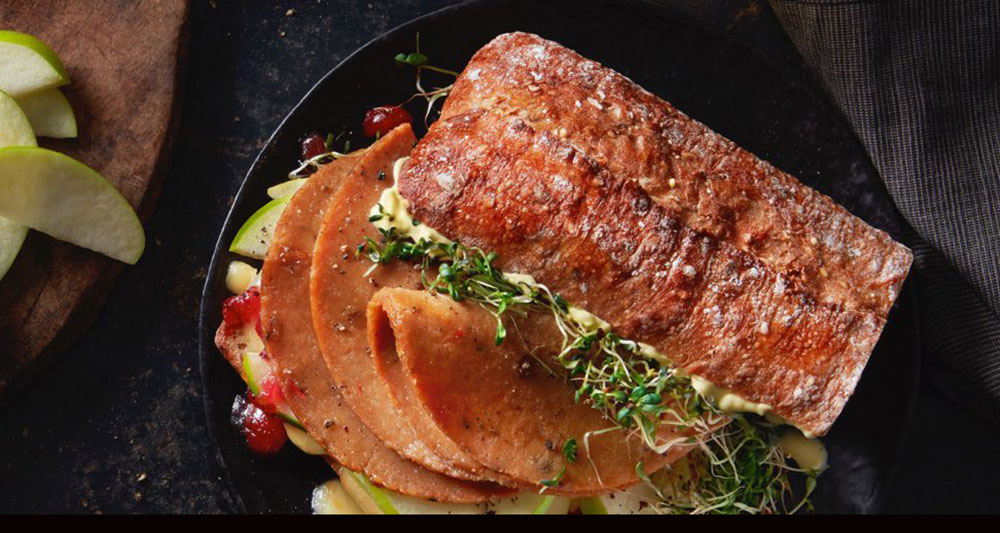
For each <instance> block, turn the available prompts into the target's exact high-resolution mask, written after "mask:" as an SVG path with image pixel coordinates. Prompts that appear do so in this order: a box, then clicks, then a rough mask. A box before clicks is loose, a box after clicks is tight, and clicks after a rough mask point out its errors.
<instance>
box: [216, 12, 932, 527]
mask: <svg viewBox="0 0 1000 533" xmlns="http://www.w3.org/2000/svg"><path fill="white" fill-rule="evenodd" d="M513 30H522V31H529V32H534V33H537V34H539V35H541V36H543V37H546V38H549V39H553V40H556V41H559V42H561V43H562V44H564V45H566V46H569V47H570V48H573V49H575V50H577V51H578V52H580V53H581V54H583V55H585V56H587V57H590V58H592V59H596V60H598V61H601V62H602V63H604V64H605V65H608V66H610V67H612V68H615V69H617V70H618V71H620V72H622V73H624V74H625V75H627V76H629V77H631V78H632V79H633V80H635V81H636V82H638V83H639V84H640V85H642V86H643V87H645V88H647V89H649V90H651V91H652V92H654V93H656V94H658V95H660V96H661V97H663V98H665V99H666V100H668V101H670V102H672V103H673V104H674V105H675V106H677V107H678V108H679V109H681V110H683V111H684V112H685V113H687V114H688V115H690V116H692V117H694V118H695V119H698V120H700V121H702V122H704V123H706V124H708V125H709V126H710V127H711V128H713V129H714V130H715V131H718V132H720V133H722V134H724V135H726V136H727V137H729V138H730V139H733V140H734V141H736V142H737V143H739V144H740V145H742V146H743V147H745V148H747V149H749V150H750V151H752V152H753V153H755V154H757V155H759V156H760V157H763V158H765V159H767V160H769V161H771V162H772V163H774V164H775V165H777V166H778V167H779V168H782V169H784V170H786V171H788V172H791V173H792V174H794V175H796V176H798V177H799V178H800V179H801V180H802V181H803V182H805V183H806V184H808V185H810V186H812V187H814V188H816V189H818V190H820V191H822V192H823V193H825V194H828V195H830V196H832V197H833V198H834V199H835V200H836V201H837V202H839V203H840V204H842V205H844V206H845V207H847V208H848V209H849V210H850V211H851V212H852V213H854V214H856V215H858V216H860V217H861V218H863V219H865V220H866V221H867V222H869V223H870V224H872V225H874V226H876V227H879V228H882V229H884V230H886V231H888V232H889V233H890V234H892V235H893V236H894V237H896V238H899V237H900V229H901V224H900V219H899V217H898V215H897V213H896V210H895V209H894V207H893V205H892V202H891V200H890V199H889V197H888V195H887V194H886V192H885V190H884V188H883V186H882V184H881V182H880V181H879V180H878V178H877V174H876V172H875V170H874V169H873V167H872V165H871V162H870V161H869V160H868V157H867V156H866V155H865V152H864V149H863V148H862V146H861V144H860V143H859V142H858V141H857V139H856V138H855V137H854V136H853V134H852V133H851V132H850V128H849V127H848V125H847V124H846V123H845V122H844V120H843V119H842V117H841V116H840V115H839V113H837V112H836V111H835V110H834V108H833V106H832V105H831V104H830V103H829V102H828V101H827V100H826V98H825V97H824V96H823V94H822V92H821V91H820V90H819V89H818V88H817V87H815V86H814V85H813V84H812V83H811V82H809V81H808V80H807V79H806V77H805V76H804V75H803V73H802V72H800V71H798V70H796V69H797V67H787V66H782V65H774V64H772V62H771V61H769V60H768V59H767V58H765V57H762V56H761V55H759V54H757V53H756V52H755V51H754V50H753V49H751V48H750V47H749V46H747V45H746V44H745V43H742V42H739V41H737V40H736V39H735V38H734V37H732V36H731V35H729V34H718V33H713V32H711V31H708V30H706V29H705V28H703V27H701V26H700V25H699V24H698V23H696V22H694V21H691V20H687V19H686V18H685V17H683V16H681V15H678V14H677V13H675V12H673V11H672V10H670V9H668V8H665V7H663V6H657V5H654V4H650V3H646V2H641V1H630V2H606V3H602V2H595V3H593V4H588V5H587V7H586V9H581V8H580V6H579V3H577V2H576V1H574V0H569V1H550V2H535V1H501V0H497V1H484V2H479V3H474V4H471V5H470V4H464V5H460V6H456V7H452V8H448V9H444V10H442V11H439V12H436V13H433V14H431V15H428V16H425V17H422V18H419V19H416V20H414V21H412V22H410V23H408V24H405V25H403V26H401V27H399V28H396V29H395V30H393V31H391V32H389V33H387V34H385V35H383V36H381V37H379V38H377V39H375V40H374V41H372V42H370V43H368V44H367V45H365V46H364V47H363V48H361V49H360V50H358V51H357V52H356V53H354V54H353V55H352V56H350V57H349V58H348V59H347V60H345V61H344V62H343V63H341V64H340V65H339V66H337V68H335V69H333V70H332V71H330V73H329V74H327V75H326V76H325V77H324V78H323V79H322V80H321V81H320V82H319V83H318V84H317V85H316V86H315V87H314V88H313V89H312V90H311V91H310V92H309V94H308V95H306V97H305V98H304V99H303V100H302V102H301V103H299V105H298V106H297V107H296V108H295V109H294V110H293V111H292V112H291V113H290V114H289V115H288V117H287V118H286V119H285V120H284V122H283V123H282V124H281V126H280V127H279V128H278V130H277V131H276V132H275V133H274V135H273V136H272V137H271V139H270V140H269V141H268V143H267V145H266V146H265V147H264V149H263V150H262V151H261V153H260V155H259V156H258V157H257V160H256V161H255V162H254V165H253V167H252V168H251V169H250V172H249V173H248V174H247V177H246V180H245V181H244V183H243V186H242V188H241V189H240V192H239V194H238V195H237V197H236V201H235V203H234V204H233V207H232V210H231V211H230V213H229V217H228V218H227V220H226V224H225V227H224V228H223V230H222V234H221V235H220V237H219V242H218V245H217V247H216V251H215V255H214V257H213V259H212V265H211V268H210V270H209V274H208V280H207V281H206V284H205V289H204V294H203V297H202V307H201V366H202V374H203V382H204V387H205V398H206V409H207V412H208V417H209V423H210V425H211V427H212V431H213V434H214V435H215V438H216V440H217V443H218V450H219V458H220V461H222V463H223V464H224V465H225V468H226V471H227V472H228V474H229V476H230V481H231V483H232V487H233V489H234V491H235V493H236V494H238V495H239V497H240V499H242V501H243V503H244V506H245V509H246V511H248V512H307V511H308V510H309V494H310V492H311V489H312V487H313V486H315V484H317V483H319V482H321V481H323V480H325V479H328V478H329V477H331V473H330V470H329V468H328V467H327V466H326V465H325V464H324V463H323V462H322V461H321V460H319V459H316V458H311V457H306V456H304V455H303V454H301V453H298V452H297V451H295V450H292V449H290V450H286V451H285V452H283V453H282V454H281V455H280V456H279V457H277V458H275V459H269V460H261V459H258V458H256V457H254V456H253V454H252V453H250V452H249V451H248V450H247V449H246V447H245V445H244V443H243V442H242V437H241V436H240V435H239V434H238V433H237V432H236V431H235V430H234V429H233V428H231V427H230V425H229V423H228V417H229V407H230V405H231V404H232V400H233V397H234V396H235V395H237V394H239V393H240V392H242V391H243V390H244V386H243V384H242V383H241V382H240V380H239V378H238V377H237V376H236V373H235V372H233V371H232V370H231V369H230V368H229V366H228V365H227V364H226V363H225V361H223V359H222V357H220V355H219V354H218V352H217V351H216V349H215V347H214V345H213V342H212V337H213V334H214V331H215V328H216V327H217V325H218V324H219V320H220V309H221V303H222V300H223V299H224V298H226V297H227V296H228V294H227V292H226V288H225V283H224V280H225V271H226V265H227V264H228V262H229V261H230V260H232V259H236V256H234V255H233V254H230V253H229V252H228V245H229V243H230V241H231V240H232V238H233V236H234V235H235V233H236V230H237V229H238V228H239V227H240V225H241V224H242V223H243V221H244V220H246V219H247V217H248V216H249V215H250V214H251V213H253V211H254V210H256V209H257V208H258V207H260V206H261V205H262V204H263V203H264V202H265V201H266V200H267V198H266V195H265V190H266V189H267V187H268V186H270V185H273V184H275V183H277V182H279V181H281V180H282V179H283V177H284V176H285V175H286V174H287V173H288V171H289V170H291V169H292V168H293V167H294V166H295V164H296V161H297V154H298V143H297V141H298V139H299V138H300V137H301V136H302V135H303V134H304V133H305V132H309V131H324V132H326V131H332V132H341V131H345V132H347V134H346V135H345V137H344V139H350V141H351V143H352V145H353V146H355V147H359V146H363V145H364V144H365V143H366V141H365V140H364V139H363V138H362V137H361V136H360V135H359V133H358V132H357V131H356V130H358V129H359V126H358V125H359V124H360V122H361V118H362V116H363V114H364V112H365V110H367V109H369V108H371V107H373V106H376V105H383V104H386V103H398V102H402V101H403V100H405V99H406V98H407V97H408V96H409V95H410V94H412V92H413V81H414V73H413V71H412V69H409V68H398V67H396V66H395V65H394V62H393V59H392V58H393V56H394V55H395V54H396V53H397V52H401V51H412V49H413V43H414V37H415V34H416V32H417V31H420V32H421V51H423V52H424V53H426V54H428V55H429V56H431V58H432V59H433V62H434V63H435V64H437V65H439V66H444V67H450V68H454V69H456V70H460V69H461V67H462V66H463V65H464V64H465V63H466V61H467V60H468V59H469V57H471V55H472V54H473V52H475V51H476V50H477V49H478V48H479V47H480V46H482V45H483V44H485V43H486V42H487V41H489V40H490V39H491V38H492V37H494V36H496V35H498V34H500V33H503V32H507V31H513ZM410 110H411V112H412V113H413V115H414V116H421V115H422V112H423V111H422V108H421V107H420V106H419V105H417V104H412V105H411V106H410ZM418 129H421V128H418ZM352 130H355V131H352ZM418 133H420V132H418ZM911 293H912V290H911V289H910V287H908V286H904V288H903V294H902V295H901V296H900V298H899V302H898V303H897V305H896V307H895V308H894V309H893V311H892V313H891V315H890V317H889V322H888V325H887V326H886V329H885V332H884V333H883V335H882V338H881V340H880V341H879V343H878V346H877V347H876V348H875V352H874V354H873V355H872V358H871V361H870V363H869V364H868V367H867V369H866V370H865V373H864V376H863V377H862V379H861V383H860V384H859V386H858V388H857V392H856V393H855V395H854V397H853V398H852V399H851V401H850V402H849V403H848V405H847V408H846V409H845V410H844V413H843V415H842V416H841V417H840V419H839V420H838V421H837V423H836V425H835V426H834V428H833V430H832V431H831V432H830V434H829V435H828V436H827V437H826V438H825V439H824V442H825V443H826V445H827V447H828V449H829V451H830V462H831V464H832V466H831V468H830V469H829V470H828V471H827V472H826V473H825V474H824V475H823V476H822V477H821V478H820V483H819V488H818V489H817V492H816V494H815V496H814V498H813V501H814V502H815V504H816V508H817V510H818V511H821V512H875V511H878V510H879V508H880V506H881V503H882V500H883V495H884V493H885V491H886V489H887V487H888V485H889V483H890V481H891V479H892V477H893V471H894V469H895V467H896V464H897V462H898V459H899V457H900V447H901V444H902V440H901V437H902V435H903V431H904V429H905V426H906V424H907V423H908V420H909V418H910V416H909V413H910V406H911V404H912V402H911V399H912V397H913V392H914V390H915V384H916V377H917V366H918V357H917V355H918V353H917V349H918V348H917V345H916V338H917V337H916V334H915V332H916V319H915V307H914V300H913V297H912V294H911ZM289 448H292V447H289Z"/></svg>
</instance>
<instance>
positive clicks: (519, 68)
mask: <svg viewBox="0 0 1000 533" xmlns="http://www.w3.org/2000/svg"><path fill="white" fill-rule="evenodd" d="M475 109H483V110H488V111H489V112H491V113H494V114H498V115H502V116H509V117H516V118H520V119H521V120H523V121H524V122H525V123H527V124H528V125H530V126H531V127H532V128H534V129H535V130H537V131H539V132H547V133H550V134H552V135H554V136H556V137H558V138H559V139H561V140H562V141H563V142H564V143H566V144H567V145H568V146H571V147H573V148H574V149H576V150H577V151H579V152H581V153H583V154H585V155H586V156H587V157H589V158H591V159H592V160H593V161H595V162H596V163H598V164H600V165H602V166H603V167H605V168H607V169H608V171H609V172H610V173H611V174H612V175H614V176H615V177H617V178H623V179H628V180H631V181H634V182H635V183H637V184H638V185H639V186H640V187H642V189H643V190H644V191H645V192H646V193H647V194H648V195H649V196H650V197H651V198H652V199H653V200H654V201H655V202H656V203H658V204H659V205H661V206H663V207H664V208H665V209H666V210H667V211H668V212H669V213H670V215H671V217H672V218H674V219H675V220H677V221H678V222H679V223H681V224H683V225H685V226H688V227H690V228H692V229H694V230H697V231H699V232H702V233H706V234H708V235H711V236H713V237H715V238H716V239H717V240H718V241H720V242H725V243H728V244H730V245H732V246H733V247H735V248H737V249H739V250H742V251H744V252H748V253H750V254H752V255H754V256H755V257H756V258H757V259H759V260H760V261H761V262H763V263H764V264H765V265H767V266H769V267H771V268H772V269H773V270H774V271H775V272H778V273H780V274H782V276H783V277H784V279H785V280H786V282H787V283H789V284H790V285H792V286H793V287H794V288H795V289H796V290H797V291H799V292H802V293H805V294H809V295H810V296H812V297H813V298H814V299H815V300H817V301H819V302H827V303H834V304H837V305H841V306H844V307H845V308H848V309H859V310H864V311H871V312H873V313H874V314H875V315H876V316H878V317H880V318H883V319H884V318H885V317H886V316H887V315H888V312H889V309H890V307H891V306H892V303H893V301H894V300H895V299H896V296H897V294H898V293H899V289H900V286H901V285H902V283H903V280H904V279H905V277H906V274H907V272H908V270H909V267H910V263H911V262H912V254H911V253H910V251H909V250H908V249H907V248H906V247H904V246H903V245H901V244H899V243H897V242H895V241H893V240H892V239H891V238H890V237H889V236H888V235H887V234H886V233H884V232H882V231H879V230H877V229H875V228H872V227H870V226H868V225H867V224H865V223H864V222H863V221H862V220H860V219H858V218H857V217H854V216H853V215H851V214H850V213H848V212H847V211H846V210H845V209H844V208H842V207H841V206H839V205H837V204H836V203H834V202H833V201H832V200H831V199H830V198H828V197H826V196H824V195H823V194H821V193H819V192H817V191H815V190H813V189H810V188H809V187H806V186H804V185H803V184H801V183H800V182H799V181H798V180H796V179H795V178H794V177H793V176H791V175H789V174H787V173H785V172H782V171H781V170H779V169H777V168H775V167H774V166H773V165H771V164H769V163H767V162H766V161H763V160H761V159H759V158H757V157H756V156H754V155H753V154H751V153H750V152H748V151H746V150H744V149H742V148H740V147H739V146H736V145H735V144H734V143H733V142H732V141H730V140H729V139H726V138H725V137H723V136H721V135H719V134H717V133H715V132H713V131H712V130H710V129H709V128H708V127H706V126H705V125H704V124H701V123H699V122H697V121H695V120H692V119H691V118H689V117H687V116H686V115H684V114H683V113H681V112H680V111H678V110H677V109H675V108H674V107H673V106H671V105H670V104H669V103H667V102H665V101H664V100H662V99H660V98H658V97H657V96H655V95H653V94H651V93H649V92H648V91H646V90H644V89H642V88H641V87H639V86H638V85H636V84H635V83H633V82H632V81H631V80H629V79H628V78H626V77H625V76H622V75H621V74H619V73H617V72H615V71H613V70H611V69H609V68H606V67H604V66H602V65H600V64H599V63H597V62H595V61H591V60H588V59H586V58H584V57H582V56H580V55H579V54H577V53H576V52H574V51H572V50H570V49H568V48H565V47H563V46H560V45H559V44H557V43H554V42H551V41H547V40H545V39H542V38H541V37H538V36H537V35H531V34H527V33H510V34H504V35H501V36H499V37H497V38H496V39H494V40H493V41H492V42H490V43H489V44H487V45H486V46H484V47H483V48H481V49H480V50H479V51H478V52H477V53H476V54H475V56H473V58H472V60H470V61H469V64H468V65H467V66H466V68H465V70H464V72H463V73H462V75H461V76H460V77H459V78H458V80H457V81H456V82H455V87H454V89H453V90H452V91H451V93H450V94H449V96H448V99H447V100H446V102H445V105H444V108H443V109H442V119H445V120H447V119H448V118H449V117H452V116H456V115H460V114H463V113H465V112H468V111H472V110H475Z"/></svg>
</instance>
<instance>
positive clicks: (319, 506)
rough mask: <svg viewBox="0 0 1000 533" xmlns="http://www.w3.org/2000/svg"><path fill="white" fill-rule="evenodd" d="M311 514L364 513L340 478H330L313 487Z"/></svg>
mask: <svg viewBox="0 0 1000 533" xmlns="http://www.w3.org/2000/svg"><path fill="white" fill-rule="evenodd" d="M312 510H313V514H324V515H325V514H364V511H362V510H361V508H360V507H358V504H357V503H356V502H355V501H354V499H353V498H351V495H350V494H348V493H347V491H346V490H344V487H343V485H341V483H340V480H337V479H331V480H330V481H327V482H326V483H323V484H322V485H320V486H318V487H316V488H315V489H313V493H312Z"/></svg>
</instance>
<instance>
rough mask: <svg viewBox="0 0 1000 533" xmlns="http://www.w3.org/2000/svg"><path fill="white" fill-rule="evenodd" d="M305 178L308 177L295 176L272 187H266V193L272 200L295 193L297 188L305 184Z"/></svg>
mask: <svg viewBox="0 0 1000 533" xmlns="http://www.w3.org/2000/svg"><path fill="white" fill-rule="evenodd" d="M307 179H309V178H295V179H293V180H288V181H284V182H281V183H279V184H277V185H274V186H272V187H268V189H267V195H268V196H270V197H271V198H272V199H274V200H277V199H278V198H284V197H286V196H291V195H293V194H295V192H296V191H298V190H299V188H301V187H302V186H303V185H305V183H306V180H307Z"/></svg>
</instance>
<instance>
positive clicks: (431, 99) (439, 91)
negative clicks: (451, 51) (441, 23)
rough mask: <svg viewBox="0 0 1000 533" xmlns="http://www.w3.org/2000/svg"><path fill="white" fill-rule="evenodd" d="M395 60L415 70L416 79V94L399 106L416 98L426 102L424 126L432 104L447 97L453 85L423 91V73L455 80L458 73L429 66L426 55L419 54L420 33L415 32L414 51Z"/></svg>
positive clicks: (428, 117) (400, 55)
mask: <svg viewBox="0 0 1000 533" xmlns="http://www.w3.org/2000/svg"><path fill="white" fill-rule="evenodd" d="M395 59H396V63H398V64H400V65H409V66H411V67H414V68H415V69H417V79H416V87H417V92H416V93H414V94H413V95H412V96H410V97H409V98H407V99H406V101H405V102H403V103H402V104H399V105H400V106H404V105H406V104H407V103H409V102H410V101H411V100H413V99H414V98H417V97H420V98H423V99H424V100H426V101H427V111H425V112H424V124H426V123H427V121H428V120H430V116H431V111H432V110H433V109H434V104H435V103H436V102H437V101H438V100H440V99H442V98H444V97H446V96H448V93H449V92H450V91H451V88H452V86H453V85H454V84H451V85H448V86H446V87H435V88H433V89H431V90H427V89H424V86H423V81H422V74H423V71H424V70H430V71H433V72H437V73H439V74H444V75H446V76H454V77H456V78H457V77H458V74H459V73H458V72H456V71H454V70H450V69H446V68H441V67H436V66H434V65H431V64H430V59H429V58H428V57H427V56H426V55H424V54H422V53H420V32H417V43H416V51H415V52H410V53H408V54H407V53H399V54H396V58H395Z"/></svg>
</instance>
